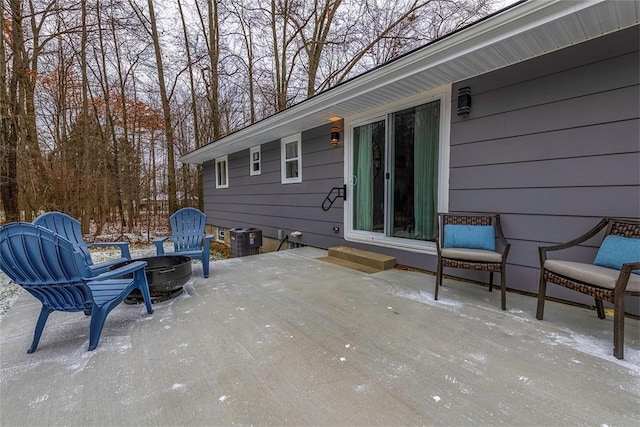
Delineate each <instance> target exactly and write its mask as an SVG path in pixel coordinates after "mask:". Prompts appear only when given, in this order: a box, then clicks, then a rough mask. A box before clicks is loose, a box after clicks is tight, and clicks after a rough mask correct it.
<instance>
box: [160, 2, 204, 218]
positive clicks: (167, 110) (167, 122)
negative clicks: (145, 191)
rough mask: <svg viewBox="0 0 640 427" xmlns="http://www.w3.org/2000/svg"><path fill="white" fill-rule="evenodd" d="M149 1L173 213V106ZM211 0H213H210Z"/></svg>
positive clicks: (169, 197) (174, 180)
mask: <svg viewBox="0 0 640 427" xmlns="http://www.w3.org/2000/svg"><path fill="white" fill-rule="evenodd" d="M147 1H148V3H149V22H150V23H151V38H152V40H153V49H154V51H155V55H156V66H157V68H158V86H159V88H160V99H161V101H162V112H163V118H164V135H165V143H166V144H167V193H168V195H167V196H168V199H169V211H170V212H171V213H173V212H175V211H177V210H178V201H177V195H176V165H175V153H174V150H175V146H174V143H173V126H172V125H171V106H170V105H169V98H168V96H167V87H166V85H165V81H164V67H163V64H162V51H161V50H160V38H159V35H158V28H157V25H156V16H155V12H154V10H153V0H147ZM209 1H211V0H209Z"/></svg>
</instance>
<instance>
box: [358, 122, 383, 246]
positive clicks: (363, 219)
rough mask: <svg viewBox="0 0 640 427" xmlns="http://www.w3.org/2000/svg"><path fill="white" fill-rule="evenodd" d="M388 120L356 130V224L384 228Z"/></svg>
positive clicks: (378, 230)
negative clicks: (385, 149) (385, 155)
mask: <svg viewBox="0 0 640 427" xmlns="http://www.w3.org/2000/svg"><path fill="white" fill-rule="evenodd" d="M384 129H385V127H384V121H379V122H375V123H370V124H366V125H363V126H359V127H357V128H355V129H354V131H353V153H354V154H353V228H354V230H362V231H374V232H379V233H382V232H384V147H385V145H384V138H385V135H384V133H385V130H384Z"/></svg>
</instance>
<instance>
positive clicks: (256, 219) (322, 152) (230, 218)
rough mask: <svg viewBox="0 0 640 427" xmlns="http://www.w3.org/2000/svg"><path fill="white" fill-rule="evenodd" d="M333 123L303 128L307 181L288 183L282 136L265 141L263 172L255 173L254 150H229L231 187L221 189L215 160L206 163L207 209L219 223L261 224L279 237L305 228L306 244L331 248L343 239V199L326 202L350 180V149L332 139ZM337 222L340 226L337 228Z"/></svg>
mask: <svg viewBox="0 0 640 427" xmlns="http://www.w3.org/2000/svg"><path fill="white" fill-rule="evenodd" d="M330 132H331V126H328V125H327V126H321V127H319V128H316V129H310V130H308V131H306V132H303V133H302V182H301V183H294V184H282V183H281V175H280V140H277V141H270V142H268V143H265V144H262V145H261V152H262V173H261V175H255V176H250V175H249V150H244V151H241V152H238V153H234V154H230V155H229V188H224V189H216V185H215V173H214V172H215V169H214V168H215V162H214V161H212V162H207V163H205V164H204V169H203V174H204V194H205V197H204V199H205V206H204V208H205V212H206V213H207V216H208V222H209V223H210V224H213V225H216V226H218V227H225V228H235V227H247V226H248V227H256V228H259V229H261V230H262V233H263V235H264V236H267V237H271V238H277V236H278V230H284V231H285V232H286V233H287V234H288V233H291V232H292V231H302V232H303V235H302V236H301V237H300V238H297V239H296V242H299V243H301V244H304V245H309V246H315V247H321V248H327V247H330V246H335V245H339V244H342V243H344V241H343V240H342V233H341V231H342V221H343V209H342V200H339V201H337V202H336V203H335V204H334V205H333V207H332V208H331V209H330V210H328V211H324V210H322V208H321V206H322V202H323V200H324V198H325V197H326V196H327V194H328V193H329V191H330V190H331V189H332V188H333V187H341V186H342V183H343V181H344V178H343V176H344V163H343V162H344V159H343V158H344V150H343V148H342V147H338V148H333V147H331V145H330V144H329V134H330ZM334 227H338V229H339V230H340V231H339V232H338V233H335V232H334V231H333V228H334Z"/></svg>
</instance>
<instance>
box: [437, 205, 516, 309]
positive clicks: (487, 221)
mask: <svg viewBox="0 0 640 427" xmlns="http://www.w3.org/2000/svg"><path fill="white" fill-rule="evenodd" d="M438 217H439V225H438V236H437V237H436V248H437V251H438V269H437V272H436V286H435V291H434V299H435V300H437V299H438V290H439V289H440V286H442V275H443V269H444V267H449V268H461V269H468V270H478V271H488V272H489V292H492V291H493V273H500V291H501V308H502V309H503V310H506V309H507V294H506V291H507V289H506V288H507V286H506V283H507V272H506V271H507V268H506V267H507V256H508V255H509V249H510V248H511V244H510V243H509V242H508V241H507V239H506V238H505V237H504V233H503V232H502V225H501V224H500V215H499V214H486V213H439V214H438ZM448 224H452V225H493V227H494V230H495V235H496V239H497V243H498V245H497V246H498V247H496V249H497V250H498V253H500V255H501V260H500V262H485V261H470V260H460V259H455V258H447V257H444V256H443V255H442V243H443V241H444V226H445V225H448Z"/></svg>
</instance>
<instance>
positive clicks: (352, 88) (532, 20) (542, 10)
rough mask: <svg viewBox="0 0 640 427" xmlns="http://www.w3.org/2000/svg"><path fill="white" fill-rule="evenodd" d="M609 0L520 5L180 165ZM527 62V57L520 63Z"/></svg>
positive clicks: (294, 128) (273, 133)
mask: <svg viewBox="0 0 640 427" xmlns="http://www.w3.org/2000/svg"><path fill="white" fill-rule="evenodd" d="M605 1H607V0H581V1H567V0H531V1H528V2H525V3H522V4H520V5H517V6H515V7H512V8H510V9H507V10H505V11H504V12H501V13H498V14H497V15H495V16H492V17H490V18H488V19H485V20H483V21H480V22H478V23H477V24H473V25H471V26H470V27H468V28H466V29H463V30H461V31H460V32H458V33H454V34H451V35H450V36H445V37H444V38H443V39H441V40H439V41H436V42H434V43H433V44H431V45H427V46H425V47H423V48H419V49H418V50H416V51H414V52H412V53H409V54H407V55H406V56H404V57H400V58H398V59H396V60H394V61H392V62H390V63H388V64H385V65H382V66H380V67H378V68H375V69H373V70H371V71H369V72H367V73H365V74H363V75H360V76H356V77H354V78H353V79H352V80H348V81H346V82H344V83H342V84H340V85H338V86H335V87H333V88H331V89H329V90H327V91H326V92H321V93H319V94H318V95H315V96H313V97H311V98H309V99H306V100H304V101H302V102H300V103H298V104H296V105H293V106H291V107H289V108H288V109H286V110H283V111H280V112H278V113H276V114H274V115H272V116H269V117H266V118H264V119H262V120H261V121H259V122H256V123H254V124H252V125H249V126H247V127H245V128H242V129H240V130H238V131H236V132H234V133H232V134H229V135H227V136H224V137H222V138H220V139H219V140H217V141H214V142H212V143H210V144H207V145H205V146H204V147H201V148H199V149H197V150H195V151H192V152H190V153H187V154H185V155H184V156H182V157H180V159H179V161H180V162H182V163H196V164H202V163H204V162H206V161H209V160H213V159H214V158H216V157H219V156H223V155H227V154H231V153H234V152H238V151H241V150H244V149H248V148H250V147H251V146H255V145H258V144H261V143H266V142H269V141H272V140H275V139H278V138H281V137H284V136H286V135H290V134H294V133H297V132H301V131H304V130H306V129H299V126H300V125H299V124H296V122H299V121H300V118H301V117H308V116H312V115H314V114H315V115H318V117H316V118H315V119H316V120H317V121H318V123H317V126H320V125H321V124H325V123H329V122H330V121H331V120H330V118H331V116H332V115H331V114H330V112H329V111H330V109H331V107H332V106H335V105H336V104H339V103H342V102H344V101H347V100H349V99H353V98H355V97H358V96H361V95H362V94H365V93H370V92H372V91H375V90H376V89H378V88H380V87H382V86H385V85H388V84H389V83H391V82H394V81H399V80H402V79H403V78H406V77H408V76H411V75H415V74H416V73H421V72H424V71H425V70H428V69H429V68H432V67H435V66H437V65H440V64H443V63H446V62H448V61H451V60H453V59H456V58H460V57H463V56H465V55H467V54H469V53H471V52H474V51H477V50H479V49H482V48H485V47H488V46H491V45H493V44H495V43H497V42H499V41H503V40H505V39H509V38H512V37H514V36H516V35H518V34H522V33H524V32H527V31H529V30H532V29H535V28H536V27H539V26H541V25H544V24H546V23H549V22H552V21H554V20H557V19H561V18H563V17H565V16H567V15H570V14H573V13H577V12H579V11H581V10H583V9H586V8H589V7H592V6H594V5H597V4H599V3H603V2H605ZM614 1H615V0H614ZM525 59H529V58H523V59H522V60H525ZM516 62H518V61H516ZM468 77H473V76H468ZM449 83H454V82H449ZM320 113H323V114H320Z"/></svg>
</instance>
